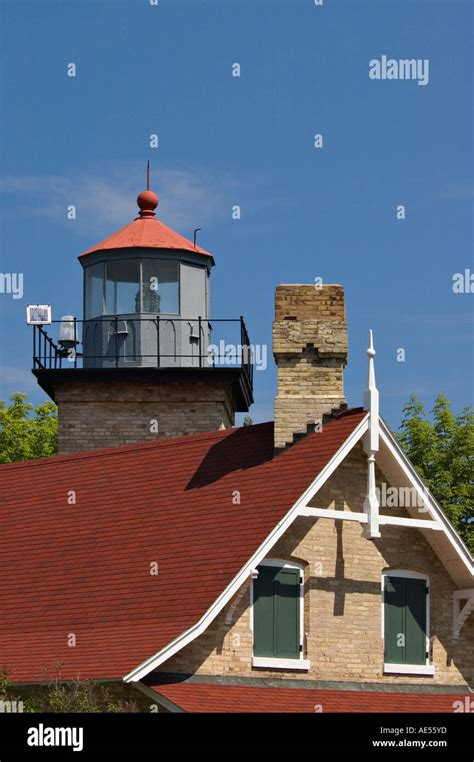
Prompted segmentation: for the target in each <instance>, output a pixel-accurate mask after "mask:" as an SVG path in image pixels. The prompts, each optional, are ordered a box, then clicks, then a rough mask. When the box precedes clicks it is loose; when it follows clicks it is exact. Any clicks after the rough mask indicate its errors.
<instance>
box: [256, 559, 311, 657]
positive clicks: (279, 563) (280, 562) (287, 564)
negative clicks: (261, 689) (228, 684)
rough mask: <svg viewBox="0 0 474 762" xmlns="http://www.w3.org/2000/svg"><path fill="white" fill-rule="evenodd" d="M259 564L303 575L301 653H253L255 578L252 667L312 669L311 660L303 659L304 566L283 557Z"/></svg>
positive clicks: (301, 590)
mask: <svg viewBox="0 0 474 762" xmlns="http://www.w3.org/2000/svg"><path fill="white" fill-rule="evenodd" d="M259 566H276V567H277V568H278V569H296V570H297V571H298V572H299V573H300V579H301V577H303V583H302V584H301V582H300V586H299V587H300V643H299V645H300V655H299V657H298V658H297V659H281V658H279V657H277V656H254V655H253V632H254V629H253V622H254V619H253V606H254V598H253V587H254V584H255V580H252V584H251V585H250V632H251V633H252V667H268V669H310V667H311V662H310V661H309V660H308V659H303V650H304V566H303V564H299V563H297V562H296V561H285V560H284V559H283V558H266V559H265V560H264V561H261V562H260V563H259Z"/></svg>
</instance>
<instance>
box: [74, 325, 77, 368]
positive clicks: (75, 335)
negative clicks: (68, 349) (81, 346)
mask: <svg viewBox="0 0 474 762" xmlns="http://www.w3.org/2000/svg"><path fill="white" fill-rule="evenodd" d="M74 367H75V368H77V317H75V316H74Z"/></svg>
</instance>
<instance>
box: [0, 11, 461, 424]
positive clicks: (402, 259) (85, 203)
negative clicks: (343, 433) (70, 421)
mask: <svg viewBox="0 0 474 762" xmlns="http://www.w3.org/2000/svg"><path fill="white" fill-rule="evenodd" d="M0 12H1V19H0V21H1V28H2V33H1V35H2V40H1V42H2V45H1V54H0V64H1V65H0V70H1V75H0V88H1V92H0V97H1V109H2V114H3V119H2V126H1V132H0V138H1V140H0V191H1V196H2V199H1V211H0V224H1V228H0V236H1V244H2V245H1V263H0V264H1V267H0V270H1V272H3V273H23V274H24V296H23V298H22V299H13V298H12V295H11V294H5V293H4V294H0V313H1V320H2V326H3V330H2V332H1V362H2V367H3V371H2V383H1V387H0V398H1V399H5V398H6V397H7V396H8V395H9V394H10V393H11V392H12V391H15V390H23V391H26V392H28V393H29V394H30V395H31V397H32V399H33V401H34V402H39V401H41V400H42V399H44V395H43V393H42V392H41V390H40V389H39V387H37V385H36V381H35V379H34V378H33V377H32V375H31V373H30V367H31V329H29V328H28V327H27V326H26V325H25V306H26V304H27V303H28V302H29V303H51V304H52V305H53V317H55V318H58V317H60V316H61V315H63V314H76V315H78V316H80V315H81V311H82V303H81V301H82V268H81V267H80V265H79V263H78V262H77V259H76V257H77V255H78V254H80V253H81V252H82V251H84V250H85V249H87V248H89V246H90V245H92V244H94V243H96V242H97V241H99V240H100V239H101V238H103V237H105V236H106V235H108V234H110V233H111V232H113V231H114V230H115V229H117V228H119V227H121V226H122V225H124V224H126V223H127V222H128V221H130V220H131V219H133V217H134V216H135V214H136V206H135V198H136V195H137V193H138V192H139V191H140V190H142V189H143V187H144V182H145V165H146V161H147V159H150V161H151V164H152V187H153V188H154V190H156V192H157V193H158V195H159V196H160V206H159V209H158V212H159V216H160V217H161V218H162V219H163V220H164V222H166V223H167V224H169V225H171V226H173V227H175V228H176V229H177V230H179V232H181V233H182V234H184V235H186V236H188V237H192V231H193V229H194V228H196V227H202V228H203V230H202V232H201V233H200V234H199V236H200V237H199V243H200V245H201V246H203V247H204V248H206V249H207V250H209V251H212V252H213V253H214V255H215V259H216V265H217V266H216V267H215V268H214V271H213V276H212V281H213V284H212V314H213V315H214V317H221V316H222V317H228V316H230V317H234V316H238V315H240V314H243V315H244V316H245V319H246V322H247V325H248V328H249V333H250V336H251V339H252V341H253V342H256V343H260V344H263V343H266V344H268V345H269V347H270V346H271V322H272V318H273V293H274V287H275V286H276V285H277V284H278V283H313V282H314V279H315V278H316V277H322V278H323V281H324V282H326V283H341V284H343V285H344V287H345V292H346V301H347V315H348V320H349V363H348V366H347V369H346V395H347V397H348V399H349V402H350V403H351V404H360V403H361V399H362V392H363V389H364V386H365V382H366V355H365V350H366V347H367V332H368V329H369V328H373V330H374V334H375V342H376V349H377V357H376V372H377V381H378V386H379V389H380V393H381V408H382V413H383V415H384V416H385V418H386V419H387V420H388V422H389V423H390V424H391V425H392V426H393V427H397V426H398V424H399V422H400V419H401V409H402V406H403V404H404V402H405V401H406V399H407V398H408V396H409V395H410V394H411V393H415V394H417V395H418V396H419V397H421V399H422V400H423V401H424V402H425V403H426V404H427V406H428V407H430V406H431V405H432V403H433V401H434V397H435V396H436V394H437V393H439V392H444V393H445V394H446V395H447V396H448V397H449V398H450V399H451V400H452V402H453V404H454V407H455V409H456V410H459V409H460V408H462V407H464V406H465V405H468V404H472V387H473V384H472V381H473V353H472V346H473V343H472V317H473V300H474V295H473V294H472V293H453V289H452V283H453V280H452V279H453V275H454V274H455V273H457V272H464V270H465V269H466V268H471V271H474V265H473V263H472V255H471V251H472V232H473V231H472V199H473V189H472V178H473V153H472V138H471V135H472V132H473V109H472V106H473V95H472V92H473V89H472V85H473V83H472V70H473V67H472V52H471V46H472V32H471V28H472V4H471V3H470V2H469V0H466V1H464V0H450V2H442V1H441V0H431V2H418V1H417V0H405V1H403V0H397V1H396V2H390V1H389V0H373V1H370V2H369V1H368V2H362V1H361V2H358V0H350V2H340V1H338V0H324V3H323V6H321V7H319V6H315V5H314V2H313V0H291V1H287V2H283V1H282V2H278V1H277V0H273V1H270V0H268V1H267V0H262V1H258V0H254V1H253V2H242V0H238V1H237V2H232V1H231V0H228V1H227V2H222V0H219V2H201V1H200V0H193V1H192V2H180V1H179V0H168V1H167V0H159V4H158V6H151V5H150V2H149V0H135V1H133V0H126V1H125V0H123V1H122V2H116V1H115V0H106V1H105V0H102V2H101V1H100V0H94V2H92V0H90V1H87V0H74V1H73V0H69V2H64V1H62V2H42V1H41V0H34V2H31V3H29V2H23V0H15V2H8V1H6V0H1V2H0ZM384 54H385V55H387V56H388V57H392V58H395V59H402V58H415V59H429V62H430V63H429V66H430V68H429V83H428V84H427V85H426V86H419V85H418V83H417V82H416V81H393V80H391V81H389V80H379V81H374V80H371V79H370V78H369V61H370V60H371V59H373V58H380V57H381V56H382V55H384ZM71 62H73V63H75V64H76V67H77V76H76V77H75V78H71V77H67V75H66V68H67V65H68V63H71ZM234 63H239V64H240V66H241V76H240V77H239V78H237V77H233V76H232V65H233V64H234ZM151 133H157V134H158V136H159V147H158V149H151V148H150V147H149V135H150V134H151ZM316 133H321V134H322V135H323V141H324V144H323V148H322V149H316V148H315V147H314V144H313V137H314V135H315V134H316ZM69 204H75V205H76V206H77V219H76V220H74V221H73V220H68V219H67V216H66V209H67V206H68V205H69ZM234 204H239V205H240V206H241V214H242V216H241V219H240V220H233V219H232V215H231V212H232V206H233V205H234ZM399 204H403V205H405V206H406V219H405V220H397V218H396V207H397V205H399ZM399 348H403V349H405V357H406V359H405V362H397V349H399ZM270 354H271V353H270ZM255 382H256V384H255V398H256V404H255V405H254V407H253V408H252V410H251V415H252V417H253V418H254V420H255V421H260V420H268V419H270V418H272V417H273V396H274V394H275V386H276V373H275V369H274V366H273V363H272V362H270V363H269V367H268V369H267V370H266V371H262V372H258V373H256V374H255Z"/></svg>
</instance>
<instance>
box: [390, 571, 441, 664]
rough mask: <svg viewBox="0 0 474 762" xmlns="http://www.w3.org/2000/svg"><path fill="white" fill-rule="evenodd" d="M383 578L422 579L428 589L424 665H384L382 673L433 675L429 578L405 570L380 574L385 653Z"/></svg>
mask: <svg viewBox="0 0 474 762" xmlns="http://www.w3.org/2000/svg"><path fill="white" fill-rule="evenodd" d="M385 577H404V578H405V579H422V580H424V581H425V584H426V587H427V588H428V595H427V596H426V642H425V652H426V653H427V654H428V657H427V659H426V663H425V664H386V663H385V662H384V665H383V671H384V674H388V675H394V674H397V675H434V674H435V672H436V667H435V666H434V664H431V663H430V657H429V653H430V593H431V588H430V578H429V576H428V575H427V574H421V573H420V572H414V571H410V570H407V569H393V570H392V569H386V570H385V571H384V572H382V617H381V619H382V643H383V646H384V651H385Z"/></svg>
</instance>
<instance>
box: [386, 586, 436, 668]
mask: <svg viewBox="0 0 474 762" xmlns="http://www.w3.org/2000/svg"><path fill="white" fill-rule="evenodd" d="M384 606H385V609H384V622H385V633H384V641H385V643H384V645H385V654H384V661H385V663H386V664H425V663H426V582H425V580H422V579H408V578H406V577H389V576H386V577H385V603H384Z"/></svg>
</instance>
